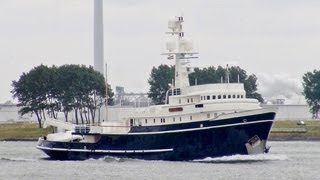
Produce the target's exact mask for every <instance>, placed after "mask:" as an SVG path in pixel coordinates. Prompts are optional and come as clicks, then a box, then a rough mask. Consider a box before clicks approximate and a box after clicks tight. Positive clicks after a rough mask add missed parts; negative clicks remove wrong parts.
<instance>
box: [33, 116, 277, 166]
mask: <svg viewBox="0 0 320 180" xmlns="http://www.w3.org/2000/svg"><path fill="white" fill-rule="evenodd" d="M274 117H275V113H274V112H265V113H261V114H252V115H247V116H241V117H234V118H229V119H223V120H206V121H199V122H190V123H182V124H179V125H163V126H159V127H151V126H149V127H141V126H137V127H132V129H131V130H130V132H129V133H127V134H91V135H90V134H87V135H88V136H95V138H98V139H99V140H98V141H97V142H95V143H79V142H56V141H48V140H44V139H43V138H40V139H39V142H38V146H37V148H38V149H41V150H43V151H44V152H45V153H46V154H47V155H49V156H50V157H51V158H52V159H60V160H68V159H73V160H83V159H88V158H101V157H104V156H114V157H122V158H137V159H145V160H170V161H187V160H194V159H203V158H206V157H219V156H227V155H234V154H250V153H263V152H264V151H265V150H266V141H267V139H268V135H269V132H270V129H271V127H272V123H273V121H274Z"/></svg>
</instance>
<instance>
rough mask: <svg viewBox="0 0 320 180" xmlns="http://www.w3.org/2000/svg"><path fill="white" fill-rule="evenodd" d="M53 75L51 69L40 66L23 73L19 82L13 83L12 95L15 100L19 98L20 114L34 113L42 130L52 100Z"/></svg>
mask: <svg viewBox="0 0 320 180" xmlns="http://www.w3.org/2000/svg"><path fill="white" fill-rule="evenodd" d="M51 75H52V72H51V70H50V68H48V67H47V66H44V65H40V66H37V67H35V68H33V69H32V70H30V72H28V73H23V74H22V75H21V76H20V79H19V80H18V81H13V82H12V86H13V90H12V91H11V93H12V94H13V97H14V98H18V101H19V103H18V106H19V107H22V108H21V109H20V110H19V113H20V114H21V115H24V114H27V113H34V114H35V115H36V117H37V120H38V123H39V127H40V128H41V124H42V123H41V120H42V119H45V109H47V108H48V107H49V106H48V105H49V104H48V99H50V98H51V95H50V93H51V90H50V88H51V83H52V77H51Z"/></svg>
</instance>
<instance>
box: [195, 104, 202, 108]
mask: <svg viewBox="0 0 320 180" xmlns="http://www.w3.org/2000/svg"><path fill="white" fill-rule="evenodd" d="M195 108H203V104H196V105H195Z"/></svg>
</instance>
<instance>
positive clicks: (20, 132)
mask: <svg viewBox="0 0 320 180" xmlns="http://www.w3.org/2000/svg"><path fill="white" fill-rule="evenodd" d="M304 122H305V125H297V121H289V120H288V121H275V123H274V125H273V127H272V130H271V133H270V136H269V140H285V141H290V140H320V120H307V121H304ZM48 132H49V130H48V129H39V128H38V124H37V123H29V122H27V123H26V122H18V123H4V124H0V140H7V141H8V140H37V139H38V138H39V137H41V136H45V135H46V134H48Z"/></svg>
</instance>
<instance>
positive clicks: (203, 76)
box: [148, 65, 263, 104]
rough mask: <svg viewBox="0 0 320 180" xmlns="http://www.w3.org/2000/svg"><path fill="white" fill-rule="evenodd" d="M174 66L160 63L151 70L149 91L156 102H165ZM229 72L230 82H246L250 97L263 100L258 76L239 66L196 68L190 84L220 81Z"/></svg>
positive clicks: (150, 96)
mask: <svg viewBox="0 0 320 180" xmlns="http://www.w3.org/2000/svg"><path fill="white" fill-rule="evenodd" d="M174 71H175V70H174V66H168V65H160V66H158V67H153V68H152V71H151V75H150V78H149V80H148V83H149V84H150V90H149V93H148V96H149V98H151V99H152V101H153V102H154V103H155V104H164V102H165V96H166V92H167V91H168V90H169V88H170V87H169V83H172V79H173V78H174V74H175V72H174ZM227 71H228V73H229V82H230V83H236V82H238V80H239V82H240V83H244V89H245V91H246V94H247V97H248V98H255V99H258V100H259V101H260V102H263V98H262V96H261V94H259V93H258V92H257V90H258V89H257V86H258V84H257V77H256V75H254V74H251V75H247V72H246V71H245V70H243V69H241V68H240V67H238V66H232V67H230V68H228V70H227V68H223V67H222V66H218V67H217V68H216V67H214V66H210V67H208V68H202V69H200V68H195V69H194V72H193V73H191V74H190V75H189V81H190V85H194V84H195V82H196V81H197V84H198V85H200V84H209V83H220V82H221V78H223V79H224V78H225V77H226V73H227Z"/></svg>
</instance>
